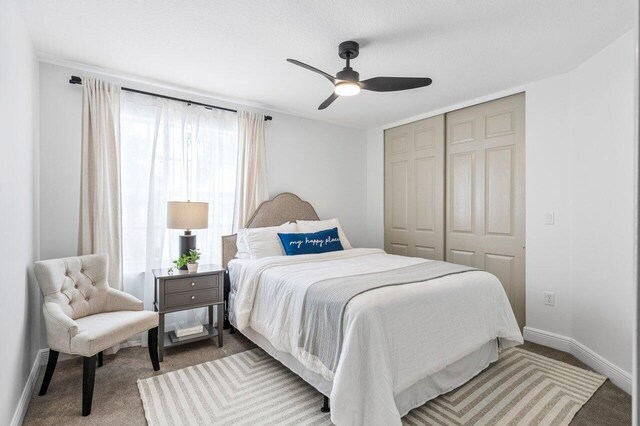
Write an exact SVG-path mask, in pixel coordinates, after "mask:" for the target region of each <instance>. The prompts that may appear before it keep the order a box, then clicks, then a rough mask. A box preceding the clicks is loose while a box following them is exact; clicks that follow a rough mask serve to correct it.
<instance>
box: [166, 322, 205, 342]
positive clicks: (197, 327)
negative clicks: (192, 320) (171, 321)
mask: <svg viewBox="0 0 640 426" xmlns="http://www.w3.org/2000/svg"><path fill="white" fill-rule="evenodd" d="M208 335H209V330H207V329H206V328H205V327H204V325H202V324H178V325H177V326H176V329H175V331H172V332H171V333H169V338H170V339H171V342H173V343H177V342H184V341H186V340H191V339H196V338H198V337H203V336H208Z"/></svg>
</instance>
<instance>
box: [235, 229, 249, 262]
mask: <svg viewBox="0 0 640 426" xmlns="http://www.w3.org/2000/svg"><path fill="white" fill-rule="evenodd" d="M245 231H246V229H245V228H242V229H238V235H237V237H236V247H237V248H238V252H237V253H236V258H238V259H251V253H250V252H249V246H248V245H247V237H246V235H245Z"/></svg>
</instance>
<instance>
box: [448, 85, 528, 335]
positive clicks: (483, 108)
mask: <svg viewBox="0 0 640 426" xmlns="http://www.w3.org/2000/svg"><path fill="white" fill-rule="evenodd" d="M524 100H525V98H524V94H518V95H514V96H509V97H506V98H502V99H497V100H495V101H491V102H486V103H483V104H480V105H475V106H472V107H469V108H464V109H462V110H458V111H453V112H450V113H448V114H447V115H446V122H447V135H446V150H447V156H446V157H447V160H446V163H447V170H448V173H447V182H446V212H447V223H446V237H445V240H446V245H447V261H450V262H453V263H460V264H464V265H470V266H475V267H477V268H482V269H486V270H487V271H488V272H491V273H492V274H494V275H495V276H496V277H498V279H499V280H500V282H501V284H502V286H503V288H504V290H505V292H506V294H507V297H508V298H509V301H510V302H511V306H512V308H513V311H514V313H515V314H516V319H517V320H518V323H519V325H520V326H521V327H523V326H524V325H525V268H524V259H525V252H524V241H525V235H524V232H525V217H524V212H525V210H524V202H525V182H524V176H525V163H524V152H525V151H524V150H525V121H524V118H525V116H524V113H525V110H524V109H525V104H524Z"/></svg>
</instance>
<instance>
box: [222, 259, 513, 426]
mask: <svg viewBox="0 0 640 426" xmlns="http://www.w3.org/2000/svg"><path fill="white" fill-rule="evenodd" d="M425 261H426V262H428V260H424V259H419V258H409V257H403V256H393V255H389V254H386V253H385V252H384V251H382V250H379V249H352V250H345V251H337V252H331V253H324V254H312V255H301V256H278V257H267V258H263V259H259V260H255V261H251V262H248V263H245V264H244V265H243V267H242V268H241V269H240V271H239V273H238V276H237V293H236V301H235V316H236V322H237V327H238V329H239V330H240V331H242V330H243V329H244V328H246V327H251V328H252V329H253V330H255V331H257V332H258V333H260V334H262V335H263V336H264V337H266V338H267V339H268V340H269V342H270V343H271V344H272V345H273V346H274V347H275V348H276V349H278V350H280V351H284V352H288V353H291V354H293V355H294V356H295V357H296V358H297V359H298V360H299V361H300V362H302V363H303V364H304V365H305V366H306V367H307V368H309V369H311V370H313V371H315V372H316V373H319V374H322V375H323V376H324V377H325V378H327V379H329V380H333V388H332V391H331V420H332V421H333V423H335V424H337V425H399V424H401V421H400V413H399V412H398V409H397V407H396V404H395V400H394V396H395V395H397V394H398V393H400V392H402V391H403V390H405V389H407V388H408V387H409V386H411V385H412V384H414V383H416V382H417V381H419V380H421V379H423V378H424V377H427V376H429V375H431V374H433V373H436V372H438V371H440V370H442V369H444V368H446V367H447V366H448V365H450V364H451V363H453V362H455V361H457V360H459V359H461V358H463V357H464V356H466V355H469V354H470V353H471V352H473V351H475V350H477V349H479V348H480V347H481V346H483V345H484V344H486V343H487V342H489V341H490V340H492V339H496V338H500V339H501V347H503V348H504V347H508V346H513V345H516V344H520V343H522V341H523V340H522V335H521V334H520V330H519V328H518V325H517V323H516V320H515V317H514V315H513V312H512V310H511V307H510V305H509V301H508V299H507V296H506V294H505V293H504V290H503V288H502V286H501V284H500V282H499V281H498V279H497V278H496V277H495V276H493V275H491V274H489V273H487V272H481V271H476V272H467V273H464V274H459V275H451V276H447V277H443V278H438V279H435V280H432V281H428V282H423V283H415V284H408V285H401V286H391V287H384V288H379V289H376V290H372V291H369V292H366V293H363V294H361V295H359V296H356V297H355V298H354V299H353V300H351V301H350V302H349V304H348V305H347V309H346V311H345V314H344V322H343V327H344V342H343V348H342V353H341V355H340V361H339V363H338V368H337V370H336V372H335V376H334V375H333V374H332V372H331V371H329V370H328V369H326V368H325V367H324V366H323V365H321V364H319V363H318V362H317V360H315V359H310V358H309V357H306V356H304V354H302V353H300V351H299V349H298V348H297V346H298V345H297V343H298V330H299V325H300V313H301V309H302V302H303V300H304V295H305V292H306V290H307V288H308V287H309V286H310V285H311V284H313V283H315V282H317V281H319V280H323V279H327V278H334V277H340V276H348V275H354V274H362V273H366V272H376V271H384V270H388V269H395V268H400V267H403V266H407V265H412V264H415V263H419V262H425ZM403 414H404V413H403Z"/></svg>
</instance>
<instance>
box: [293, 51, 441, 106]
mask: <svg viewBox="0 0 640 426" xmlns="http://www.w3.org/2000/svg"><path fill="white" fill-rule="evenodd" d="M358 53H360V45H359V44H358V43H357V42H355V41H344V42H342V43H340V46H339V47H338V55H339V56H340V57H341V58H342V59H346V61H347V66H346V67H344V68H343V69H342V71H338V73H337V74H336V76H335V77H333V76H332V75H331V74H327V73H326V72H324V71H321V70H319V69H317V68H314V67H312V66H311V65H307V64H305V63H303V62H300V61H296V60H295V59H287V61H288V62H291V63H292V64H295V65H298V66H299V67H302V68H305V69H308V70H309V71H313V72H315V73H318V74H320V75H321V76H323V77H325V78H326V79H327V80H329V81H330V82H331V83H333V85H334V86H335V89H334V92H333V93H332V94H331V96H329V97H328V98H327V99H325V101H324V102H322V103H321V104H320V106H319V107H318V109H325V108H326V107H328V106H329V105H331V103H332V102H333V101H335V100H336V99H337V98H338V97H339V96H353V95H357V94H358V93H360V90H361V89H363V90H371V91H373V92H395V91H398V90H408V89H417V88H418V87H426V86H428V85H430V84H431V81H432V80H431V79H430V78H426V77H374V78H370V79H368V80H362V81H360V74H359V73H358V72H357V71H354V70H353V68H351V66H350V62H351V60H352V59H355V58H357V57H358Z"/></svg>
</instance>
